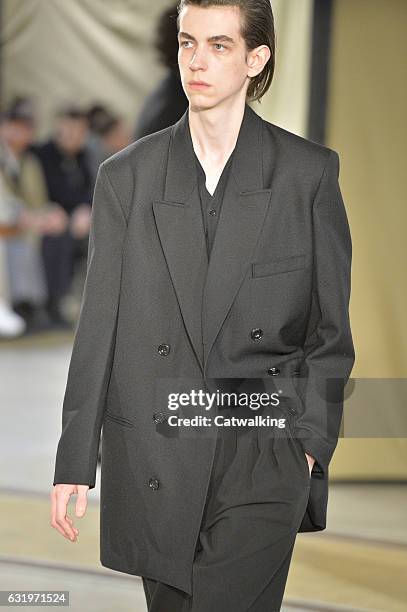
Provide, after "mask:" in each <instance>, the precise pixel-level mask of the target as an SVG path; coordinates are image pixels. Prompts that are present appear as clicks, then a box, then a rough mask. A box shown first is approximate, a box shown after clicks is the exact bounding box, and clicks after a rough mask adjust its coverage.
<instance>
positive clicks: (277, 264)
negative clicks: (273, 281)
mask: <svg viewBox="0 0 407 612" xmlns="http://www.w3.org/2000/svg"><path fill="white" fill-rule="evenodd" d="M306 265H307V255H306V253H299V254H298V255H291V256H290V257H283V258H281V257H280V258H279V259H272V260H270V261H257V262H253V263H252V278H262V277H264V276H271V275H272V274H282V273H283V272H292V271H293V270H301V269H302V268H305V267H306Z"/></svg>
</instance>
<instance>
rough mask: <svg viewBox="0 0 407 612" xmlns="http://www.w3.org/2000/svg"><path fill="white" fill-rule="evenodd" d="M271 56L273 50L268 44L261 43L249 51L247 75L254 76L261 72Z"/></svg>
mask: <svg viewBox="0 0 407 612" xmlns="http://www.w3.org/2000/svg"><path fill="white" fill-rule="evenodd" d="M270 57H271V51H270V48H269V47H268V46H267V45H260V46H259V47H256V48H255V49H252V50H251V51H249V53H248V55H247V65H248V67H249V70H248V73H247V76H249V77H251V78H253V77H256V76H257V75H258V74H260V73H261V72H262V70H263V68H264V66H265V65H266V64H267V62H268V61H269V59H270Z"/></svg>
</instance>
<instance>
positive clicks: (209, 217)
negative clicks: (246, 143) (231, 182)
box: [195, 152, 233, 259]
mask: <svg viewBox="0 0 407 612" xmlns="http://www.w3.org/2000/svg"><path fill="white" fill-rule="evenodd" d="M232 158H233V152H232V154H231V155H230V157H229V159H228V160H227V162H226V164H225V166H224V168H223V170H222V174H221V176H220V178H219V181H218V184H217V185H216V189H215V191H214V193H213V196H212V195H211V194H210V193H209V191H208V189H207V188H206V184H205V181H206V175H205V171H204V169H203V168H202V165H201V163H200V161H199V159H198V157H197V155H196V154H195V160H196V169H197V180H198V191H199V196H200V200H201V210H202V220H203V225H204V229H205V236H206V247H207V252H208V259H209V258H210V254H211V251H212V246H213V241H214V239H215V233H216V228H217V225H218V221H219V216H220V211H221V206H222V201H223V195H224V193H225V187H226V184H227V181H228V178H229V175H230V168H231V165H232Z"/></svg>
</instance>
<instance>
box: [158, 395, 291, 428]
mask: <svg viewBox="0 0 407 612" xmlns="http://www.w3.org/2000/svg"><path fill="white" fill-rule="evenodd" d="M279 403H280V400H279V396H278V393H271V394H268V393H250V394H247V393H235V392H232V393H230V392H220V391H219V389H217V390H216V392H214V393H208V392H206V391H203V390H202V389H200V390H199V391H195V390H191V391H190V392H188V393H169V394H168V409H169V410H173V411H176V410H178V409H179V408H180V407H191V406H193V407H196V406H198V407H199V406H200V407H202V409H203V410H205V411H209V410H211V409H212V408H214V407H215V406H216V407H225V406H226V407H230V408H235V409H237V408H241V407H246V408H250V410H258V409H259V408H260V407H261V406H278V405H279ZM213 423H214V424H215V425H216V426H220V427H231V426H238V427H239V426H240V427H242V426H243V427H244V426H248V427H253V426H254V427H259V426H267V427H278V428H279V429H281V428H284V427H285V426H286V419H285V418H274V417H271V416H269V415H267V416H261V415H259V414H256V415H255V416H253V417H239V416H225V415H216V416H215V417H214V419H213ZM168 424H169V425H171V426H179V425H181V424H182V425H184V426H187V427H188V426H204V427H208V426H210V425H211V424H212V418H211V417H208V416H205V415H196V416H193V417H191V418H183V417H182V418H181V417H178V416H177V415H171V416H170V417H169V418H168Z"/></svg>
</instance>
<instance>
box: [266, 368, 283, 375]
mask: <svg viewBox="0 0 407 612" xmlns="http://www.w3.org/2000/svg"><path fill="white" fill-rule="evenodd" d="M267 374H269V375H270V376H278V375H279V374H280V369H279V368H276V367H273V368H269V369H268V370H267Z"/></svg>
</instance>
